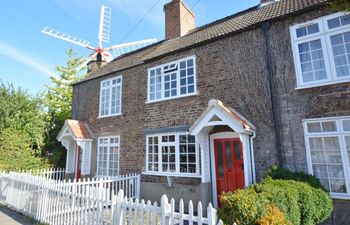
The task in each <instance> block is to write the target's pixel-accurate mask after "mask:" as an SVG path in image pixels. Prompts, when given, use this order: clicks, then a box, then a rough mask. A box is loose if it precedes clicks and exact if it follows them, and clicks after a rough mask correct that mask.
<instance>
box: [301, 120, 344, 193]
mask: <svg viewBox="0 0 350 225" xmlns="http://www.w3.org/2000/svg"><path fill="white" fill-rule="evenodd" d="M344 120H350V116H340V117H324V118H314V119H305V120H303V123H302V124H303V129H304V139H305V149H306V159H307V168H308V173H309V174H311V175H314V171H313V164H312V157H311V150H310V140H309V139H310V138H321V137H322V138H325V137H337V138H338V140H339V146H340V155H341V162H342V166H343V171H344V180H345V188H346V191H347V193H340V192H330V195H331V196H332V198H334V199H350V159H349V157H348V152H347V149H346V142H345V137H346V136H350V131H345V130H344V127H343V121H344ZM330 121H332V122H335V124H336V128H337V131H327V132H308V127H307V125H308V124H309V123H314V122H319V123H322V122H330Z"/></svg>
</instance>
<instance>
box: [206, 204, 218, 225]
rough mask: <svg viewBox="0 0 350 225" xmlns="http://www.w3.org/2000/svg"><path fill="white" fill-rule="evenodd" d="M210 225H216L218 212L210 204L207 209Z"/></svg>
mask: <svg viewBox="0 0 350 225" xmlns="http://www.w3.org/2000/svg"><path fill="white" fill-rule="evenodd" d="M207 216H208V225H216V220H217V219H216V210H215V209H214V208H213V206H212V204H211V203H209V205H208V208H207Z"/></svg>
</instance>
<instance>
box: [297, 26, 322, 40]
mask: <svg viewBox="0 0 350 225" xmlns="http://www.w3.org/2000/svg"><path fill="white" fill-rule="evenodd" d="M296 32H297V37H304V36H307V35H310V34H315V33H317V32H319V28H318V24H317V23H316V24H312V25H309V26H307V27H301V28H298V29H297V30H296Z"/></svg>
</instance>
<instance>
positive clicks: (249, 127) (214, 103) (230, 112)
mask: <svg viewBox="0 0 350 225" xmlns="http://www.w3.org/2000/svg"><path fill="white" fill-rule="evenodd" d="M212 109H218V110H219V111H222V112H224V114H225V115H227V116H228V117H230V118H232V119H233V120H234V121H236V122H238V123H239V124H240V125H241V128H242V129H244V130H245V131H247V132H254V130H256V128H255V126H254V125H253V124H252V123H251V122H249V121H248V120H247V119H246V118H245V117H244V116H242V115H241V114H240V113H238V112H237V111H236V110H235V109H233V108H231V107H229V106H227V105H225V104H224V103H223V102H222V101H220V100H218V99H211V100H210V101H209V102H208V107H207V108H206V110H204V112H203V113H202V115H201V116H200V117H199V118H198V119H197V120H196V121H195V122H194V124H193V125H192V126H191V128H190V134H193V135H195V134H197V132H199V131H200V130H201V129H202V128H204V127H207V126H208V124H209V122H208V118H209V117H208V115H211V116H212V118H213V116H214V115H215V116H217V114H216V113H215V114H212V111H211V110H212ZM224 117H225V116H224ZM224 117H223V118H224ZM212 118H211V119H212ZM211 119H210V121H211ZM222 120H223V119H222V118H217V121H220V122H222ZM203 122H204V123H203ZM225 124H228V123H225ZM211 126H214V125H211ZM236 132H237V130H236Z"/></svg>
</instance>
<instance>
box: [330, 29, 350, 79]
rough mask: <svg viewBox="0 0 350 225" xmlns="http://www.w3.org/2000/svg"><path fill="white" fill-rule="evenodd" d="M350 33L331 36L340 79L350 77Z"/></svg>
mask: <svg viewBox="0 0 350 225" xmlns="http://www.w3.org/2000/svg"><path fill="white" fill-rule="evenodd" d="M349 37H350V32H347V33H343V34H338V35H334V36H331V37H330V38H331V44H332V51H333V56H334V58H333V60H334V64H335V69H336V75H337V76H338V77H344V76H350V58H349V54H350V49H349V48H348V47H347V46H348V45H349V44H350V40H348V39H350V38H349Z"/></svg>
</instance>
